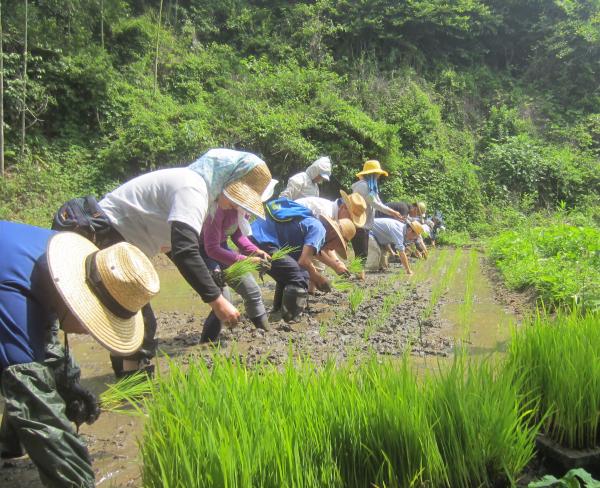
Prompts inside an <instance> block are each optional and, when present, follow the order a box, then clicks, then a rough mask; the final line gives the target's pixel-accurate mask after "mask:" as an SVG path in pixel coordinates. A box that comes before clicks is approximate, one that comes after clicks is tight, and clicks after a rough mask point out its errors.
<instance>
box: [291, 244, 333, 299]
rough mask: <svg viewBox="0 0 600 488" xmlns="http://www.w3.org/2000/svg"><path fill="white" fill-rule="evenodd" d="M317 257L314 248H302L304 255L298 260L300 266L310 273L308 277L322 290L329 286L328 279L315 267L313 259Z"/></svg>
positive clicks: (305, 246)
mask: <svg viewBox="0 0 600 488" xmlns="http://www.w3.org/2000/svg"><path fill="white" fill-rule="evenodd" d="M314 255H315V248H314V247H312V246H307V245H304V246H302V254H301V255H300V258H298V265H299V266H300V267H301V268H304V269H305V270H306V271H308V275H309V276H310V279H311V281H312V282H314V283H315V285H317V288H319V289H321V288H323V287H325V286H327V285H328V284H329V282H328V281H327V278H325V276H323V275H322V274H321V273H319V272H318V271H317V268H315V265H314V264H313V262H312V257H313V256H314Z"/></svg>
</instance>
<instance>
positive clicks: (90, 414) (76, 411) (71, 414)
mask: <svg viewBox="0 0 600 488" xmlns="http://www.w3.org/2000/svg"><path fill="white" fill-rule="evenodd" d="M61 395H62V396H63V398H64V400H65V404H66V409H65V415H66V416H67V418H68V419H69V420H70V421H71V422H73V423H74V424H75V425H76V426H77V428H78V429H79V426H80V425H81V424H83V423H84V422H85V423H87V424H93V423H94V422H95V421H96V420H98V417H100V402H99V401H98V397H96V395H94V394H93V393H92V392H91V391H89V390H86V389H85V388H84V387H83V386H81V385H80V384H79V383H73V384H71V385H69V387H68V389H66V390H64V391H62V392H61Z"/></svg>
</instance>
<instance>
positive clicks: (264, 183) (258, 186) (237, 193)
mask: <svg viewBox="0 0 600 488" xmlns="http://www.w3.org/2000/svg"><path fill="white" fill-rule="evenodd" d="M269 183H271V172H270V171H269V168H267V165H266V164H264V163H262V164H258V165H256V166H255V167H254V168H252V169H251V170H250V171H249V172H248V173H246V174H245V175H244V177H242V178H240V179H239V180H237V181H234V182H233V183H230V184H229V185H227V187H225V188H224V189H223V194H224V195H225V196H226V197H227V198H229V200H231V201H232V202H233V203H235V204H236V205H238V206H239V207H241V208H243V209H244V210H246V211H247V212H250V213H251V214H254V215H256V216H257V217H260V218H261V219H264V218H265V209H264V208H263V204H262V195H263V193H264V191H265V190H266V189H267V187H268V186H269Z"/></svg>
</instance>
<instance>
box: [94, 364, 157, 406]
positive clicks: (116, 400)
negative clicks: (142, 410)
mask: <svg viewBox="0 0 600 488" xmlns="http://www.w3.org/2000/svg"><path fill="white" fill-rule="evenodd" d="M153 391H154V385H153V382H152V381H151V380H149V379H148V375H146V374H144V373H138V374H134V375H131V376H129V377H126V378H123V379H122V380H119V381H118V382H117V383H114V384H111V385H108V388H107V389H106V390H105V391H103V392H102V394H101V395H100V407H101V408H102V410H106V411H109V412H122V413H126V412H128V411H130V410H127V409H126V408H123V407H124V406H125V405H133V406H135V407H136V411H139V410H138V405H139V404H141V403H142V401H143V399H144V398H145V397H146V396H147V395H149V394H150V393H152V392H153Z"/></svg>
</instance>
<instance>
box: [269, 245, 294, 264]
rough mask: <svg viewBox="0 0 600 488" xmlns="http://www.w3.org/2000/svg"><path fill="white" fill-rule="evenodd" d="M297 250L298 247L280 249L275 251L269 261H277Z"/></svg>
mask: <svg viewBox="0 0 600 488" xmlns="http://www.w3.org/2000/svg"><path fill="white" fill-rule="evenodd" d="M297 250H298V246H283V247H282V248H281V249H277V251H275V252H274V253H273V254H272V255H271V260H272V261H277V260H278V259H281V258H283V257H285V256H287V255H288V254H290V253H293V252H296V251H297Z"/></svg>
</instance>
